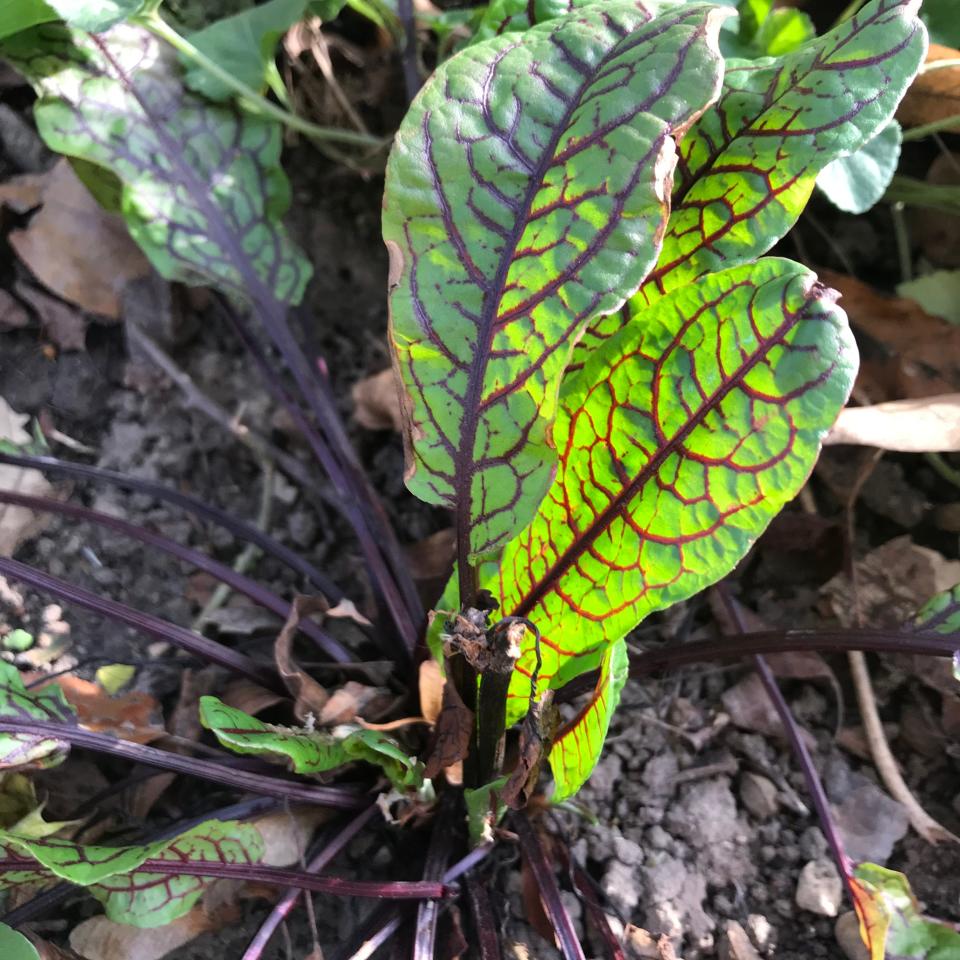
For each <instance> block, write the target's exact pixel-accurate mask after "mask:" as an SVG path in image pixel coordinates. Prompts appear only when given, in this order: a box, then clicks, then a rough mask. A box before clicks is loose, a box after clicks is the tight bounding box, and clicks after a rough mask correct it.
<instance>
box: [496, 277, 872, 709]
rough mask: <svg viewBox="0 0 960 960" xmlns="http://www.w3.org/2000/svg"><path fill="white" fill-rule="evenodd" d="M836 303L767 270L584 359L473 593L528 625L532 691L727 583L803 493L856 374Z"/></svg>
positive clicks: (517, 699)
mask: <svg viewBox="0 0 960 960" xmlns="http://www.w3.org/2000/svg"><path fill="white" fill-rule="evenodd" d="M834 296H835V295H833V294H832V293H831V292H830V291H825V290H824V289H823V288H822V287H821V286H820V285H819V284H818V283H817V282H816V278H815V277H814V276H813V274H811V273H809V272H808V271H807V270H805V269H804V268H803V267H801V266H799V265H798V264H793V263H791V262H790V261H784V260H777V259H773V258H768V259H766V260H761V261H759V262H758V263H756V264H750V265H746V266H743V267H737V268H734V269H732V270H727V271H724V272H722V273H718V274H712V275H709V276H706V277H703V278H701V279H700V280H699V281H698V282H697V283H696V284H690V285H687V286H686V287H682V288H680V289H678V290H676V291H674V292H673V293H671V294H669V295H668V296H667V297H666V298H664V300H662V301H659V302H658V303H657V304H656V305H655V306H654V307H652V308H651V309H650V310H649V311H648V312H647V314H646V315H645V317H644V323H643V324H635V325H632V326H630V327H627V328H625V329H624V330H623V331H621V332H620V333H619V334H618V335H617V337H616V338H614V339H613V340H611V341H609V342H608V343H607V345H606V346H605V347H604V348H603V349H602V350H601V351H599V352H598V354H597V355H596V356H594V357H593V358H592V359H591V361H590V362H589V363H588V366H587V368H586V370H585V371H584V372H583V374H582V375H581V376H579V377H578V378H577V380H576V384H577V389H576V390H575V391H574V392H573V393H571V394H568V395H566V396H565V397H564V400H563V404H562V412H561V415H560V417H559V418H558V420H557V424H556V427H555V430H554V435H555V438H556V441H557V448H558V450H559V451H560V463H561V465H560V469H559V471H558V474H557V479H556V480H555V481H554V484H553V486H552V487H551V489H550V492H549V493H548V495H547V497H546V499H545V500H544V502H543V504H542V505H541V508H540V511H539V513H538V514H537V516H536V517H535V519H534V520H533V522H532V523H531V524H530V525H529V526H528V527H527V528H525V530H524V531H523V532H522V533H521V534H520V535H519V536H518V537H517V538H516V539H515V540H513V541H512V542H511V544H510V545H509V546H508V548H507V549H506V550H505V552H504V555H503V558H502V561H501V563H500V566H499V571H498V573H497V574H496V576H495V577H494V578H492V579H490V580H488V581H487V582H486V583H485V584H484V585H485V586H487V587H488V588H489V589H491V591H492V592H493V593H494V595H495V596H499V598H500V601H501V605H502V607H503V609H504V611H505V612H507V613H512V614H514V615H518V616H525V617H529V618H530V619H532V620H533V622H534V623H535V624H536V625H537V627H538V628H539V629H540V632H541V634H542V656H543V667H542V669H541V671H540V686H541V687H542V686H545V685H549V686H552V687H557V686H560V685H562V684H563V683H565V682H567V681H568V680H569V679H571V678H572V677H573V676H575V675H577V674H579V673H582V672H584V671H586V670H589V669H592V668H594V667H595V666H597V664H598V663H599V661H600V659H601V658H602V656H603V655H604V654H605V652H606V650H607V647H608V645H609V644H610V643H612V642H613V641H615V640H617V639H619V638H620V637H623V636H625V635H626V633H627V632H628V631H629V630H630V629H632V628H633V627H634V626H635V625H636V624H637V623H638V622H640V621H641V620H642V619H643V618H644V617H645V616H647V615H648V614H649V613H651V612H653V611H654V610H658V609H662V608H664V607H667V606H670V605H671V604H673V603H676V602H678V601H679V600H682V599H685V598H686V597H689V596H691V595H693V594H694V593H696V592H697V591H699V590H701V589H703V588H704V587H705V586H707V585H708V584H710V583H713V582H715V581H716V580H718V579H719V578H720V577H722V576H723V575H724V574H726V573H727V572H728V571H729V570H730V569H731V568H732V567H733V566H734V564H735V563H736V562H737V561H738V560H739V559H740V557H741V556H743V554H744V553H746V551H747V549H748V548H749V546H750V544H751V543H752V542H753V540H754V539H755V538H756V537H757V536H758V535H759V534H760V533H761V532H762V530H763V529H764V528H765V527H766V525H767V523H769V521H770V519H772V517H773V516H774V515H775V514H776V513H777V512H778V511H779V510H780V509H781V507H782V506H783V505H784V504H785V503H786V502H787V501H788V500H789V499H791V498H792V497H793V496H794V495H795V494H796V493H797V492H798V490H799V489H800V487H801V486H802V484H803V482H804V481H805V480H806V476H807V474H808V473H809V471H810V469H811V468H812V466H813V463H814V460H815V458H816V455H817V453H818V452H819V447H820V443H821V440H822V438H823V436H824V434H825V433H826V432H827V430H828V429H829V427H830V425H831V424H832V422H833V420H834V419H835V418H836V416H837V413H838V412H839V410H840V409H841V407H842V406H843V403H844V402H845V400H846V397H847V395H848V393H849V390H850V389H851V386H852V381H853V375H854V372H855V369H856V360H857V357H856V347H855V344H854V342H853V339H852V337H851V335H850V332H849V328H848V327H847V324H846V319H845V315H844V314H843V311H842V310H840V309H839V308H838V307H836V306H835V304H834ZM627 371H629V375H628V374H627ZM598 426H599V428H602V430H603V431H604V432H603V433H602V434H601V433H599V432H598ZM534 661H535V651H534V650H533V649H526V650H524V652H523V655H522V656H521V658H520V661H519V663H518V667H517V671H516V674H515V679H514V683H513V685H512V687H511V694H510V715H511V716H512V717H513V718H516V716H518V711H519V712H522V710H523V705H524V704H525V702H526V699H527V697H528V696H529V682H530V680H529V678H530V676H531V675H532V672H533V668H534Z"/></svg>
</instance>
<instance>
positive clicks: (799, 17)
mask: <svg viewBox="0 0 960 960" xmlns="http://www.w3.org/2000/svg"><path fill="white" fill-rule="evenodd" d="M737 10H738V11H739V13H740V29H739V30H738V31H737V33H736V35H733V34H732V31H724V33H723V36H722V38H721V43H720V49H721V50H723V54H724V56H726V57H748V58H752V57H779V56H782V55H783V54H785V53H789V52H790V51H791V50H795V49H796V48H797V47H799V46H802V45H803V44H804V43H806V42H807V41H808V40H812V39H813V37H815V36H816V30H815V29H814V26H813V21H812V20H811V19H810V17H809V16H807V14H805V13H803V12H802V11H801V10H795V9H794V8H793V7H777V8H774V6H773V0H740V3H739V4H737Z"/></svg>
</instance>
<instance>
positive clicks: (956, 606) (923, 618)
mask: <svg viewBox="0 0 960 960" xmlns="http://www.w3.org/2000/svg"><path fill="white" fill-rule="evenodd" d="M910 626H911V627H912V628H913V629H914V630H933V631H935V632H936V633H957V634H960V583H958V584H957V585H956V586H955V587H951V588H950V589H949V590H944V591H943V592H942V593H938V594H936V595H935V596H933V597H931V598H930V599H929V600H928V601H927V602H926V603H925V604H924V605H923V606H922V607H921V608H920V609H919V611H917V615H916V617H914V619H913V622H912V623H911V624H910Z"/></svg>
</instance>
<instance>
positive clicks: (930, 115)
mask: <svg viewBox="0 0 960 960" xmlns="http://www.w3.org/2000/svg"><path fill="white" fill-rule="evenodd" d="M937 60H960V50H954V49H952V48H951V47H945V46H943V44H940V43H931V44H930V48H929V50H928V51H927V63H928V64H930V63H935V62H936V61H937ZM957 114H960V66H954V67H944V68H942V69H939V70H926V71H924V72H922V73H919V74H917V77H916V79H915V80H914V81H913V83H912V84H911V85H910V87H909V88H908V89H907V92H906V95H905V96H904V98H903V100H902V101H901V102H900V107H899V109H898V110H897V119H898V120H899V121H900V122H901V123H902V124H903V125H904V126H905V127H919V126H922V125H923V124H926V123H935V122H936V121H937V120H945V119H946V118H947V117H953V116H956V115H957Z"/></svg>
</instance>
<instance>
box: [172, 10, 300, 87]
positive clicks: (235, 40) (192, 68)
mask: <svg viewBox="0 0 960 960" xmlns="http://www.w3.org/2000/svg"><path fill="white" fill-rule="evenodd" d="M306 7H307V0H269V2H268V3H263V4H260V5H259V6H256V7H251V8H250V9H249V10H242V11H241V12H240V13H236V14H234V15H233V16H232V17H224V18H223V19H222V20H217V21H216V22H215V23H212V24H210V26H209V27H204V29H203V30H199V31H198V32H197V33H194V34H191V35H190V42H191V43H192V44H193V45H194V46H195V47H196V48H197V49H198V50H200V52H201V53H203V54H205V55H206V56H208V57H209V58H210V59H211V60H213V61H214V63H216V64H217V65H218V66H221V67H223V69H224V70H227V71H229V73H230V74H231V75H232V76H233V77H235V78H236V79H237V80H239V81H241V82H242V83H245V84H246V85H247V86H248V87H252V88H253V89H254V90H262V89H263V88H264V87H265V86H266V84H267V74H268V72H269V73H273V74H276V69H277V68H276V64H275V63H274V56H275V53H276V46H277V41H278V40H279V39H280V37H282V36H283V34H284V33H285V32H286V31H287V30H288V29H289V28H290V27H291V26H293V24H295V23H296V22H297V21H298V20H299V19H300V18H301V17H302V16H303V13H304V10H305V9H306ZM183 66H184V75H183V79H184V82H185V83H186V84H187V86H188V87H190V89H191V90H196V91H197V92H198V93H202V94H203V95H204V96H205V97H209V98H210V99H211V100H228V99H229V98H230V97H231V96H233V95H234V93H235V91H234V89H233V88H232V87H228V86H227V85H226V84H225V83H224V82H223V81H222V80H219V79H217V78H216V77H215V76H213V75H212V74H211V73H209V72H208V71H207V70H205V69H204V68H203V67H201V66H198V65H197V64H196V63H195V62H194V61H193V60H190V59H189V58H187V57H184V58H183ZM277 77H278V78H279V75H278V74H277Z"/></svg>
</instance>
